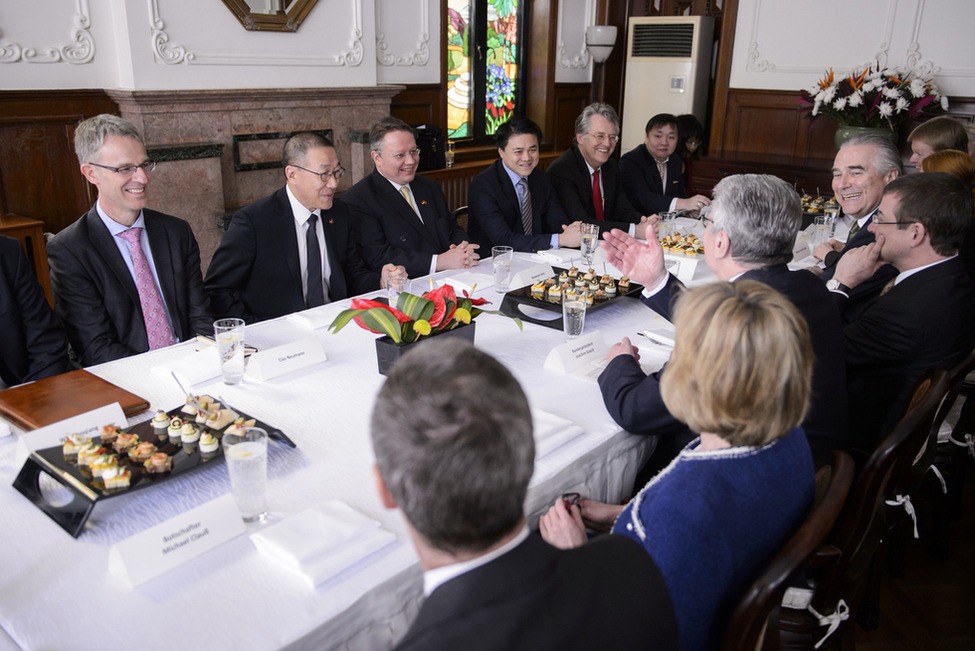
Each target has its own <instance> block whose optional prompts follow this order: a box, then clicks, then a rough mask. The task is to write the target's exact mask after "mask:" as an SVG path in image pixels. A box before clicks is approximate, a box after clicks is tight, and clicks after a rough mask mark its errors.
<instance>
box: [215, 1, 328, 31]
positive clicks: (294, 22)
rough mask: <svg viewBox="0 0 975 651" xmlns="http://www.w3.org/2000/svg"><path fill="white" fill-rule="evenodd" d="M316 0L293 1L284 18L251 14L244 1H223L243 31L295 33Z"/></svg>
mask: <svg viewBox="0 0 975 651" xmlns="http://www.w3.org/2000/svg"><path fill="white" fill-rule="evenodd" d="M317 2H318V0H295V2H294V4H292V5H291V7H290V8H289V9H288V12H287V13H286V14H285V15H284V16H277V15H274V16H272V15H269V14H254V13H251V10H250V7H248V6H247V3H246V2H244V0H223V3H224V4H225V5H227V9H229V10H230V13H232V14H233V15H234V17H235V18H237V20H239V21H240V24H241V25H243V26H244V29H246V30H248V31H260V32H296V31H298V28H299V27H300V26H301V22H302V21H303V20H304V19H305V17H306V16H307V15H308V12H309V11H311V10H312V8H313V7H314V6H315V3H317Z"/></svg>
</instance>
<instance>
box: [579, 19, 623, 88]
mask: <svg viewBox="0 0 975 651" xmlns="http://www.w3.org/2000/svg"><path fill="white" fill-rule="evenodd" d="M614 45H616V26H615V25H592V26H590V27H587V28H586V48H587V49H588V50H589V56H590V57H591V58H592V91H591V95H592V101H594V102H601V101H603V93H602V89H601V88H600V86H601V85H602V73H603V64H605V63H606V59H608V58H609V55H610V54H612V52H613V46H614Z"/></svg>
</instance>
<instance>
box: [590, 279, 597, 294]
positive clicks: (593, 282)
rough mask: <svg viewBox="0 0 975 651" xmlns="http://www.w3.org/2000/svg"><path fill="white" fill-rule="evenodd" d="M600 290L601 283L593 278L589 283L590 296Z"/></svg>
mask: <svg viewBox="0 0 975 651" xmlns="http://www.w3.org/2000/svg"><path fill="white" fill-rule="evenodd" d="M598 289H599V281H598V280H596V279H595V278H593V279H592V280H591V281H590V282H589V293H590V294H594V293H595V292H596V290H598Z"/></svg>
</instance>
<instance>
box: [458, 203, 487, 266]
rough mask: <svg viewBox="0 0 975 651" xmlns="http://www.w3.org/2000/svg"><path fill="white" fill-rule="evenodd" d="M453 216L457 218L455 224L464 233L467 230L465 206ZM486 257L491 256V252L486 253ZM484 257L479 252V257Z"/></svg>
mask: <svg viewBox="0 0 975 651" xmlns="http://www.w3.org/2000/svg"><path fill="white" fill-rule="evenodd" d="M453 214H454V217H456V218H457V224H458V225H459V226H460V227H461V228H463V229H464V230H465V231H466V230H467V206H461V207H460V208H458V209H457V210H455V211H454V213H453ZM487 255H491V252H490V251H488V252H487ZM484 256H485V253H484V251H481V257H482V258H483V257H484Z"/></svg>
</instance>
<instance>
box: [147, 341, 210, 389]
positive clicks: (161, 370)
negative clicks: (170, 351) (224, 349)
mask: <svg viewBox="0 0 975 651" xmlns="http://www.w3.org/2000/svg"><path fill="white" fill-rule="evenodd" d="M152 371H153V372H154V373H157V374H159V375H162V376H164V377H166V378H168V379H169V380H170V381H172V374H173V373H175V374H176V377H177V378H178V379H179V381H180V384H182V385H183V386H184V387H190V386H193V385H195V384H203V383H204V382H209V381H211V380H216V379H217V378H219V377H220V353H219V351H217V349H216V348H204V349H203V350H201V351H200V352H193V353H190V354H189V355H184V356H183V357H180V358H179V359H177V360H174V361H172V362H167V363H165V364H159V365H158V366H153V367H152Z"/></svg>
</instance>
